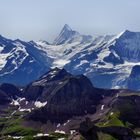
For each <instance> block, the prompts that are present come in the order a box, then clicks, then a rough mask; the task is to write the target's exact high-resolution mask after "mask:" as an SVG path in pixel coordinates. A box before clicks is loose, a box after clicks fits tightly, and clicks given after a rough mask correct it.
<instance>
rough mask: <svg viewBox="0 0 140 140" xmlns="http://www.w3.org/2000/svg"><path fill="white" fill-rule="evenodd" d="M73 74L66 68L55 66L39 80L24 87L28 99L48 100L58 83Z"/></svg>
mask: <svg viewBox="0 0 140 140" xmlns="http://www.w3.org/2000/svg"><path fill="white" fill-rule="evenodd" d="M69 76H71V74H70V73H68V72H66V71H65V70H64V69H62V70H61V69H58V68H54V69H52V70H51V71H49V72H47V73H46V74H44V75H43V76H41V77H40V78H39V80H37V81H35V82H33V83H31V84H30V85H28V86H27V87H26V88H25V89H24V93H25V97H26V99H27V100H32V101H35V100H37V99H38V100H43V101H46V100H47V97H48V96H49V95H50V93H51V92H52V90H54V88H55V86H56V85H57V84H60V81H61V80H63V79H64V78H66V77H69Z"/></svg>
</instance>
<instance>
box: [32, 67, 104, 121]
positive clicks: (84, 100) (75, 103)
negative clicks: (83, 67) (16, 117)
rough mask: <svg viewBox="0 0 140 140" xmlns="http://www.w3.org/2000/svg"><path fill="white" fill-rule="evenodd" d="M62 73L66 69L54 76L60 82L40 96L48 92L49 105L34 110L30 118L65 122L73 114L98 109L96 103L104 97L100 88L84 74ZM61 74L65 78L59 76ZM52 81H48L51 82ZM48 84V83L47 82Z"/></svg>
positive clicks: (41, 96)
mask: <svg viewBox="0 0 140 140" xmlns="http://www.w3.org/2000/svg"><path fill="white" fill-rule="evenodd" d="M62 73H63V74H64V73H65V71H64V70H62V71H60V76H58V75H57V78H56V77H54V78H56V79H59V80H58V82H56V81H55V82H56V83H54V82H53V83H52V85H53V84H54V85H55V86H54V87H52V88H51V89H49V90H47V91H46V90H43V92H42V94H41V95H40V97H39V99H42V98H44V97H45V94H46V99H47V102H48V103H47V105H46V106H45V107H44V108H42V109H40V110H37V111H35V112H33V113H32V114H31V115H30V117H29V118H30V119H33V120H42V121H47V120H51V121H55V122H63V121H65V120H67V119H69V118H70V117H72V116H80V115H84V114H87V113H94V112H95V111H96V105H97V104H98V103H99V102H100V99H101V98H102V97H101V95H100V94H99V90H98V89H96V88H93V86H92V83H91V82H90V81H89V79H88V78H87V77H85V76H83V75H79V76H72V75H70V74H66V75H67V76H66V77H65V76H64V75H63V76H62ZM61 76H62V77H63V78H58V77H61ZM51 82H52V80H51ZM51 82H48V83H49V84H51ZM34 84H35V83H34ZM46 86H48V85H47V84H46ZM46 86H45V87H44V88H46ZM42 100H43V99H42ZM46 116H47V117H46Z"/></svg>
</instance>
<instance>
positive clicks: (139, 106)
mask: <svg viewBox="0 0 140 140" xmlns="http://www.w3.org/2000/svg"><path fill="white" fill-rule="evenodd" d="M111 108H113V110H115V111H119V112H120V119H121V120H123V121H124V122H130V123H132V124H134V125H136V126H140V119H139V115H140V96H139V95H138V96H137V95H131V96H123V97H119V98H118V99H116V100H115V101H114V102H113V103H112V104H111Z"/></svg>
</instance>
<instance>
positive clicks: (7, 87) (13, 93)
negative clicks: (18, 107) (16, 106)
mask: <svg viewBox="0 0 140 140" xmlns="http://www.w3.org/2000/svg"><path fill="white" fill-rule="evenodd" d="M0 90H2V91H3V92H5V93H6V94H7V96H9V97H10V98H13V99H16V98H17V97H19V96H21V91H20V89H19V88H18V87H16V86H14V85H12V84H2V85H0Z"/></svg>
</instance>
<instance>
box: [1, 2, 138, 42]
mask: <svg viewBox="0 0 140 140" xmlns="http://www.w3.org/2000/svg"><path fill="white" fill-rule="evenodd" d="M65 23H66V24H68V25H69V26H70V27H71V28H72V29H74V30H77V31H78V32H80V33H81V34H90V35H93V36H97V35H104V34H116V33H119V32H121V31H123V30H125V29H128V30H131V31H140V0H20V1H19V0H0V34H1V35H3V36H5V37H7V38H11V39H16V38H19V39H22V40H28V41H29V40H40V39H43V40H46V41H52V40H53V39H54V38H55V37H56V36H57V35H58V34H59V32H60V30H61V28H62V27H63V26H64V24H65Z"/></svg>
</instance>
